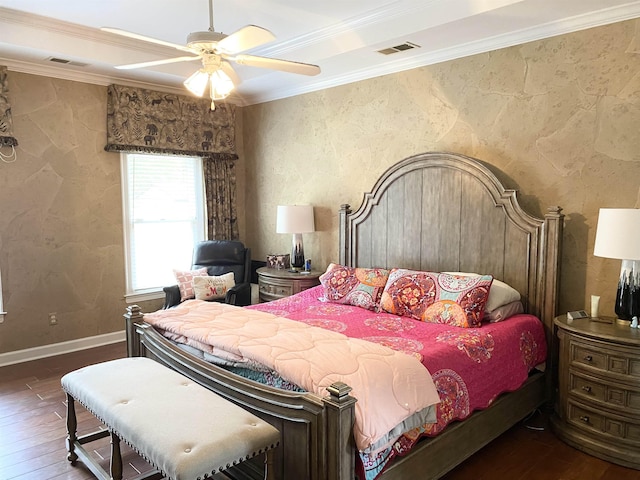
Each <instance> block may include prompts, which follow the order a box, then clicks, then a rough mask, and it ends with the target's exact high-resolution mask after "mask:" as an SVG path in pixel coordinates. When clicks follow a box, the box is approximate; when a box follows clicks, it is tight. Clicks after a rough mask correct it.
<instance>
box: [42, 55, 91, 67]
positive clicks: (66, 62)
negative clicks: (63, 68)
mask: <svg viewBox="0 0 640 480" xmlns="http://www.w3.org/2000/svg"><path fill="white" fill-rule="evenodd" d="M46 60H48V61H49V62H53V63H61V64H62V65H73V66H74V67H86V66H87V65H89V64H88V63H82V62H75V61H73V60H67V59H66V58H57V57H49V58H47V59H46Z"/></svg>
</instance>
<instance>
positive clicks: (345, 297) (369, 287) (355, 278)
mask: <svg viewBox="0 0 640 480" xmlns="http://www.w3.org/2000/svg"><path fill="white" fill-rule="evenodd" d="M388 277H389V270H386V269H384V268H353V267H347V266H344V265H337V264H335V263H332V264H330V265H329V266H328V267H327V271H326V272H325V273H323V274H322V275H321V276H320V283H321V284H322V286H323V287H324V296H325V298H326V299H327V300H328V301H329V302H334V303H342V304H347V305H354V306H356V307H362V308H366V309H368V310H374V311H377V310H378V308H379V306H380V297H381V296H382V291H383V289H384V286H385V285H386V284H387V278H388Z"/></svg>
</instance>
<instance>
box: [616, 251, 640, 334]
mask: <svg viewBox="0 0 640 480" xmlns="http://www.w3.org/2000/svg"><path fill="white" fill-rule="evenodd" d="M615 311H616V315H617V316H618V318H619V319H620V320H627V321H633V319H634V317H636V322H637V317H638V316H640V260H623V261H622V267H621V268H620V279H619V280H618V290H617V292H616V306H615Z"/></svg>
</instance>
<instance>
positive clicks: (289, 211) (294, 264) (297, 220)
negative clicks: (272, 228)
mask: <svg viewBox="0 0 640 480" xmlns="http://www.w3.org/2000/svg"><path fill="white" fill-rule="evenodd" d="M313 231H315V227H314V219H313V206H312V205H278V211H277V215H276V233H291V234H293V239H292V245H291V270H290V271H291V272H299V271H300V270H302V268H303V267H304V247H303V245H302V234H303V233H310V232H313Z"/></svg>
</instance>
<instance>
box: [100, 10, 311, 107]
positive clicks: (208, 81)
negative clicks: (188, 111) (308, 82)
mask: <svg viewBox="0 0 640 480" xmlns="http://www.w3.org/2000/svg"><path fill="white" fill-rule="evenodd" d="M101 30H103V31H106V32H110V33H115V34H117V35H122V36H125V37H129V38H134V39H136V40H142V41H145V42H150V43H155V44H158V45H164V46H167V47H172V48H175V49H177V50H180V51H182V52H186V53H189V54H190V55H188V56H181V57H174V58H167V59H163V60H153V61H149V62H142V63H132V64H128V65H119V66H117V67H116V68H119V69H133V68H145V67H152V66H155V65H166V64H169V63H176V62H191V61H194V60H200V61H201V62H202V68H200V69H199V70H197V71H196V72H195V73H194V74H193V75H191V76H190V77H189V78H187V79H186V80H185V82H184V85H185V87H187V89H188V90H189V91H191V92H192V93H194V94H195V95H198V96H199V97H201V96H202V95H204V92H205V90H206V89H207V86H209V90H210V96H211V110H214V109H215V104H214V101H217V100H222V99H224V98H226V97H228V96H229V94H230V93H231V91H232V90H233V88H234V86H235V85H238V84H239V83H240V79H239V77H238V75H237V74H236V72H235V70H234V69H233V67H232V66H231V62H234V63H236V64H238V65H247V66H250V67H259V68H269V69H272V70H279V71H282V72H289V73H297V74H301V75H317V74H319V73H320V67H318V66H317V65H311V64H308V63H301V62H294V61H290V60H280V59H277V58H269V57H260V56H257V55H247V54H243V53H241V52H244V51H246V50H250V49H252V48H255V47H258V46H260V45H263V44H265V43H267V42H271V41H273V40H275V38H276V37H275V36H274V35H273V34H272V33H271V32H270V31H269V30H267V29H265V28H262V27H258V26H256V25H246V26H244V27H242V28H241V29H239V30H236V31H235V32H233V33H231V34H229V35H225V34H224V33H220V32H216V31H215V30H214V28H213V0H209V30H207V31H205V32H193V33H190V34H189V36H188V37H187V44H186V45H178V44H175V43H171V42H165V41H164V40H158V39H155V38H150V37H145V36H143V35H139V34H137V33H132V32H128V31H125V30H120V29H118V28H110V27H102V28H101Z"/></svg>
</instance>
